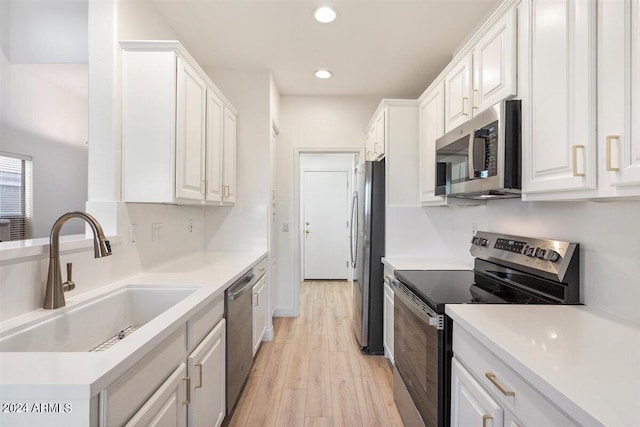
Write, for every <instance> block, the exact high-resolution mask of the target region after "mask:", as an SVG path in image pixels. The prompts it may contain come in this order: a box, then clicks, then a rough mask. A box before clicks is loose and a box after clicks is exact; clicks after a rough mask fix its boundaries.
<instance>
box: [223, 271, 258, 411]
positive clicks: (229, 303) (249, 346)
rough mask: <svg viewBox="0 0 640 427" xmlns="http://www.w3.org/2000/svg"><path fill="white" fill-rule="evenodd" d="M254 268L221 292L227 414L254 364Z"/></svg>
mask: <svg viewBox="0 0 640 427" xmlns="http://www.w3.org/2000/svg"><path fill="white" fill-rule="evenodd" d="M255 281H256V280H255V276H254V274H253V269H252V270H249V271H248V272H247V273H246V274H245V275H244V276H242V277H241V278H240V279H238V280H237V281H235V282H234V283H233V285H231V286H229V287H228V288H227V290H226V291H225V292H224V296H225V298H224V312H225V318H226V319H227V393H226V394H227V416H229V415H230V414H231V413H232V412H233V409H234V407H235V405H236V402H237V401H238V398H239V397H240V392H241V391H242V388H243V387H244V384H245V382H246V381H247V378H248V377H249V371H250V370H251V366H252V365H253V304H252V300H253V298H252V292H251V290H252V288H253V285H254V284H255Z"/></svg>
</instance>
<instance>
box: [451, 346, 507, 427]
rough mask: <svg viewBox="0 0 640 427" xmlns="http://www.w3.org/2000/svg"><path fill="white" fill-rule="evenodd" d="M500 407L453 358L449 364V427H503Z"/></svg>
mask: <svg viewBox="0 0 640 427" xmlns="http://www.w3.org/2000/svg"><path fill="white" fill-rule="evenodd" d="M503 421H504V419H503V410H502V407H501V406H500V405H499V404H498V403H497V402H496V401H495V400H493V398H492V397H491V396H490V395H489V394H488V393H487V392H486V391H485V390H484V389H483V388H482V386H481V385H480V384H479V383H478V382H477V381H476V380H475V379H474V378H473V376H472V375H471V374H470V373H469V372H468V371H467V370H466V369H465V368H464V367H463V366H462V365H461V364H460V362H458V360H457V359H456V358H455V357H454V358H453V361H452V362H451V426H452V427H467V426H483V427H488V426H492V427H501V426H503V425H504V424H503Z"/></svg>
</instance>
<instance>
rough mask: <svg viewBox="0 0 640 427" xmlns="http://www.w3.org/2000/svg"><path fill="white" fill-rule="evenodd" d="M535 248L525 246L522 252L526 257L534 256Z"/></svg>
mask: <svg viewBox="0 0 640 427" xmlns="http://www.w3.org/2000/svg"><path fill="white" fill-rule="evenodd" d="M534 250H535V248H534V247H533V246H525V247H524V251H523V252H522V253H523V254H524V255H526V256H533V251H534Z"/></svg>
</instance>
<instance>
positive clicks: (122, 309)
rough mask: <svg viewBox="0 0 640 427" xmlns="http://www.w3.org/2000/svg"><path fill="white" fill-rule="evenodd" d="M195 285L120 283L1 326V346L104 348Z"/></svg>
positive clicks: (20, 348)
mask: <svg viewBox="0 0 640 427" xmlns="http://www.w3.org/2000/svg"><path fill="white" fill-rule="evenodd" d="M196 290H197V288H195V287H167V286H146V285H127V286H123V287H120V288H117V289H114V290H111V291H108V292H105V293H104V294H102V295H99V296H97V297H94V298H91V299H88V300H86V301H83V302H79V303H77V304H69V305H67V306H66V307H64V308H61V309H58V310H55V311H50V312H48V315H45V316H43V317H40V318H38V319H37V320H35V321H30V322H26V323H25V324H23V325H18V326H15V327H13V328H11V329H9V330H6V331H4V332H3V333H2V334H0V352H88V351H101V350H106V349H108V348H110V347H111V346H112V345H114V344H116V343H117V342H118V341H120V340H122V339H125V338H126V336H128V335H129V334H130V333H132V332H133V331H135V330H136V329H138V328H140V327H142V326H143V325H144V324H146V323H148V322H149V321H151V320H152V319H153V318H155V317H157V316H159V315H160V314H162V313H164V312H165V311H167V310H168V309H170V308H171V307H173V306H174V305H176V304H177V303H178V302H180V301H182V300H183V299H185V298H186V297H187V296H189V295H191V294H192V293H193V292H195V291H196Z"/></svg>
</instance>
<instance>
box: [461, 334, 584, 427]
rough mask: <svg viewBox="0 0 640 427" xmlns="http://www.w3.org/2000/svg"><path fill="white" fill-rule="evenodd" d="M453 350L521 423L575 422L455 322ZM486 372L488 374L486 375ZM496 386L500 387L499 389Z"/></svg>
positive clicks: (551, 423) (549, 424)
mask: <svg viewBox="0 0 640 427" xmlns="http://www.w3.org/2000/svg"><path fill="white" fill-rule="evenodd" d="M453 352H454V354H455V356H456V358H458V359H459V360H460V361H461V362H462V363H463V364H464V365H465V367H466V368H467V369H468V370H469V372H471V373H472V374H473V376H475V377H476V378H477V379H478V381H479V382H480V383H481V384H482V386H483V387H484V388H485V389H486V390H487V391H489V393H490V394H491V395H492V396H493V397H494V398H495V399H496V400H497V401H498V402H500V404H501V405H502V406H503V407H504V408H506V409H508V410H509V411H511V412H512V413H513V414H514V415H515V416H516V418H517V419H519V420H520V421H521V422H522V424H524V425H527V426H548V427H551V426H578V425H579V424H578V423H576V422H575V421H572V420H571V419H570V418H569V417H568V416H567V415H565V414H564V413H563V412H562V411H561V410H560V408H558V407H557V406H555V405H553V404H552V403H551V402H549V401H548V400H547V399H546V398H545V397H543V396H542V395H541V394H540V393H539V392H538V391H537V390H535V389H534V388H533V387H531V386H530V385H529V384H528V383H526V382H525V381H524V379H522V377H520V376H519V375H518V374H517V373H516V372H515V371H514V370H513V369H511V368H510V367H509V366H508V365H507V364H506V363H504V362H503V361H502V360H500V359H499V358H498V357H497V356H496V355H495V354H493V353H492V352H491V351H489V349H488V348H486V347H485V346H484V345H483V344H482V343H480V342H479V341H478V340H477V339H475V338H474V337H473V336H472V335H471V334H469V333H468V332H467V331H466V330H464V329H463V328H461V327H460V326H459V325H457V324H455V323H454V327H453ZM487 374H489V376H491V377H492V378H491V379H489V378H488V376H487ZM492 380H493V381H492ZM499 387H500V388H502V389H503V390H502V391H501V390H500V388H499ZM512 393H513V394H512Z"/></svg>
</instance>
